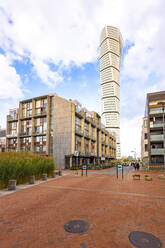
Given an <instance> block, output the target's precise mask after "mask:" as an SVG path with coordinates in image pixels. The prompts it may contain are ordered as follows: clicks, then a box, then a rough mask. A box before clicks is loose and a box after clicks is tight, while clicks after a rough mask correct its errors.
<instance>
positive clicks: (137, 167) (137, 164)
mask: <svg viewBox="0 0 165 248" xmlns="http://www.w3.org/2000/svg"><path fill="white" fill-rule="evenodd" d="M139 168H140V165H139V163H138V162H137V163H136V169H137V170H139Z"/></svg>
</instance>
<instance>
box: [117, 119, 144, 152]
mask: <svg viewBox="0 0 165 248" xmlns="http://www.w3.org/2000/svg"><path fill="white" fill-rule="evenodd" d="M141 127H142V116H136V117H134V118H132V119H130V120H128V119H127V118H121V127H120V128H121V129H120V139H121V147H122V154H123V155H126V156H131V155H132V154H131V151H133V150H134V149H136V153H137V156H138V157H139V156H140V145H141V144H140V142H141V140H140V138H139V137H140V136H141Z"/></svg>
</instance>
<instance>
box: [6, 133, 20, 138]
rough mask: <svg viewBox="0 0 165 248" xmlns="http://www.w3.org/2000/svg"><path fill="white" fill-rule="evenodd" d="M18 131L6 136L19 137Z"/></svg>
mask: <svg viewBox="0 0 165 248" xmlns="http://www.w3.org/2000/svg"><path fill="white" fill-rule="evenodd" d="M17 135H18V134H17V133H12V134H7V135H6V137H7V138H11V137H17Z"/></svg>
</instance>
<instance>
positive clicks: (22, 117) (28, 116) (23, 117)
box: [20, 113, 32, 119]
mask: <svg viewBox="0 0 165 248" xmlns="http://www.w3.org/2000/svg"><path fill="white" fill-rule="evenodd" d="M31 117H32V113H26V115H21V118H20V119H27V118H28V119H29V118H31Z"/></svg>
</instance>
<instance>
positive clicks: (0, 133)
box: [0, 127, 6, 152]
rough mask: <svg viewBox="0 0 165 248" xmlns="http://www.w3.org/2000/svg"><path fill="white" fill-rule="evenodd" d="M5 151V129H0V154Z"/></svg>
mask: <svg viewBox="0 0 165 248" xmlns="http://www.w3.org/2000/svg"><path fill="white" fill-rule="evenodd" d="M5 150H6V129H5V128H1V127H0V152H5Z"/></svg>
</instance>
